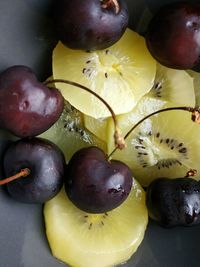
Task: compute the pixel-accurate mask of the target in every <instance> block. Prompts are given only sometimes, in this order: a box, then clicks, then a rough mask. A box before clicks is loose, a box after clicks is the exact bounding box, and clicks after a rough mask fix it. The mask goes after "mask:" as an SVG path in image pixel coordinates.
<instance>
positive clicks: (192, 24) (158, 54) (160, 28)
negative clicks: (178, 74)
mask: <svg viewBox="0 0 200 267" xmlns="http://www.w3.org/2000/svg"><path fill="white" fill-rule="evenodd" d="M146 43H147V46H148V48H149V51H150V52H151V54H152V55H153V57H155V59H156V60H157V61H158V62H160V63H161V64H163V65H165V66H167V67H170V68H177V69H190V68H193V67H195V66H196V65H198V63H200V4H197V3H185V2H178V3H172V4H169V5H167V6H164V7H162V8H161V9H160V10H159V11H158V12H157V13H156V15H155V16H154V17H153V19H152V21H151V22H150V24H149V27H148V29H147V35H146Z"/></svg>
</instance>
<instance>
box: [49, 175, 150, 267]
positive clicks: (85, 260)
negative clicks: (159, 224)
mask: <svg viewBox="0 0 200 267" xmlns="http://www.w3.org/2000/svg"><path fill="white" fill-rule="evenodd" d="M44 218H45V225H46V234H47V239H48V241H49V245H50V248H51V250H52V254H53V255H54V256H55V257H56V258H57V259H59V260H61V261H63V262H65V263H67V264H68V265H69V266H74V267H111V266H116V265H118V264H121V263H124V262H126V261H127V260H128V259H129V258H130V257H131V256H132V255H133V253H134V252H135V251H136V250H137V248H138V246H139V245H140V244H141V242H142V240H143V237H144V233H145V230H146V226H147V223H148V213H147V208H146V204H145V192H144V190H143V189H142V187H141V186H140V185H139V184H138V182H137V181H136V180H133V187H132V191H131V193H130V195H129V197H128V198H127V200H126V201H125V202H124V203H123V204H122V205H121V206H120V207H118V208H116V209H114V210H112V211H110V212H108V213H105V214H88V213H85V212H83V211H81V210H79V209H78V208H77V207H75V206H74V205H73V204H72V202H71V201H70V200H69V199H68V198H67V196H66V194H65V192H64V189H63V190H62V191H61V192H60V193H59V194H58V195H57V196H56V197H55V198H54V199H52V200H51V201H49V202H47V203H46V204H45V207H44Z"/></svg>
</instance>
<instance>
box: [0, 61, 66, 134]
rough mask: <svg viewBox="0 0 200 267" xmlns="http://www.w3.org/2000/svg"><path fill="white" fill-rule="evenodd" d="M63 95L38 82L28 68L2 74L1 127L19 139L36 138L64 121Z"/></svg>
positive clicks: (0, 87) (13, 68) (0, 98)
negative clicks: (55, 124)
mask: <svg viewBox="0 0 200 267" xmlns="http://www.w3.org/2000/svg"><path fill="white" fill-rule="evenodd" d="M63 106H64V101H63V97H62V95H61V94H60V92H59V91H58V90H56V89H53V90H50V89H49V88H47V87H46V86H44V85H43V84H42V83H40V82H38V81H37V78H36V76H35V75H34V73H33V72H32V70H31V69H30V68H28V67H26V66H13V67H10V68H8V69H7V70H5V71H4V72H2V73H1V74H0V127H1V128H3V129H8V130H10V131H11V132H12V133H13V134H14V135H16V136H19V137H32V136H36V135H38V134H41V133H42V132H44V131H46V130H47V129H48V128H50V127H51V126H52V125H53V124H54V123H55V122H56V121H57V120H58V119H59V117H60V115H61V113H62V111H63Z"/></svg>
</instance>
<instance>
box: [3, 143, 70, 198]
mask: <svg viewBox="0 0 200 267" xmlns="http://www.w3.org/2000/svg"><path fill="white" fill-rule="evenodd" d="M3 168H4V174H5V176H6V177H8V176H12V177H10V178H7V179H5V180H2V181H0V184H5V183H7V185H6V186H7V190H8V193H9V194H10V195H11V196H12V197H13V198H14V199H16V200H18V201H21V202H26V203H44V202H46V201H48V200H49V199H51V198H53V197H54V196H55V195H56V194H57V193H58V192H59V191H60V189H61V187H62V185H63V177H64V171H65V159H64V155H63V153H62V152H61V150H60V149H59V148H58V147H57V146H56V145H54V144H53V143H51V142H50V141H47V140H45V139H40V138H29V139H21V140H18V141H16V142H14V143H12V144H11V145H10V146H9V147H8V149H7V150H6V152H5V155H4V159H3Z"/></svg>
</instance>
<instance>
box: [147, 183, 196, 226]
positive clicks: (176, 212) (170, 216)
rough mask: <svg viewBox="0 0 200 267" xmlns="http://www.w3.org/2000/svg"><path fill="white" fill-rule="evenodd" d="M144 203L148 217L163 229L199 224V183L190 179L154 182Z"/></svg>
mask: <svg viewBox="0 0 200 267" xmlns="http://www.w3.org/2000/svg"><path fill="white" fill-rule="evenodd" d="M146 201H147V208H148V211H149V215H150V217H151V218H152V219H153V220H155V221H157V222H158V223H159V224H161V225H162V226H164V227H172V226H176V225H184V226H191V225H195V224H199V223H200V183H199V182H198V181H196V180H194V179H192V178H176V179H167V178H160V179H157V180H154V181H153V182H152V183H151V184H150V185H149V187H148V189H147V200H146Z"/></svg>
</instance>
